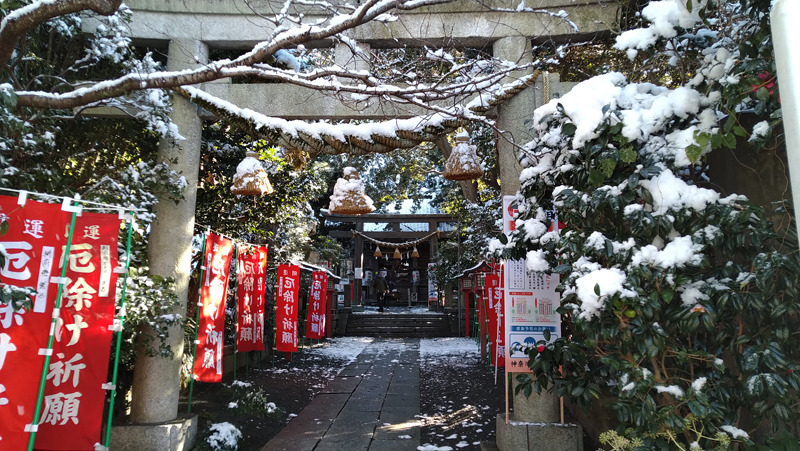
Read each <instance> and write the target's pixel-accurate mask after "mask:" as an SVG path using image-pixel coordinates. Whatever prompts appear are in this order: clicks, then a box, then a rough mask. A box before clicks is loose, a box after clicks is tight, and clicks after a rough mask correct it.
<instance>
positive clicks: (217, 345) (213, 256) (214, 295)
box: [194, 233, 233, 382]
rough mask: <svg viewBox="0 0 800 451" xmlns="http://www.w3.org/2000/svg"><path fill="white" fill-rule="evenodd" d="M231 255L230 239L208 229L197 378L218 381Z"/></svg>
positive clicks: (219, 378)
mask: <svg viewBox="0 0 800 451" xmlns="http://www.w3.org/2000/svg"><path fill="white" fill-rule="evenodd" d="M232 257H233V242H232V241H231V240H229V239H228V238H225V237H223V236H219V235H216V234H213V233H209V234H208V236H207V237H206V252H205V255H204V258H203V264H204V265H205V271H204V272H203V280H202V286H201V287H200V299H201V304H202V305H201V306H199V308H200V321H199V322H198V325H197V327H198V333H197V340H198V344H197V352H196V354H195V358H194V377H195V379H196V380H198V381H201V382H221V381H222V348H223V344H224V332H225V301H226V298H227V293H228V276H229V275H230V269H231V258H232Z"/></svg>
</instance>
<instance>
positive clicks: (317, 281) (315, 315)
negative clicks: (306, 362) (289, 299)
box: [306, 271, 328, 339]
mask: <svg viewBox="0 0 800 451" xmlns="http://www.w3.org/2000/svg"><path fill="white" fill-rule="evenodd" d="M327 303H328V275H327V274H325V272H324V271H314V272H313V273H312V274H311V290H310V292H309V294H308V318H307V319H306V337H307V338H316V339H320V338H322V337H324V336H325V313H326V312H327V311H328V310H327Z"/></svg>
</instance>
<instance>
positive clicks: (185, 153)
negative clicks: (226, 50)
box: [111, 39, 208, 451]
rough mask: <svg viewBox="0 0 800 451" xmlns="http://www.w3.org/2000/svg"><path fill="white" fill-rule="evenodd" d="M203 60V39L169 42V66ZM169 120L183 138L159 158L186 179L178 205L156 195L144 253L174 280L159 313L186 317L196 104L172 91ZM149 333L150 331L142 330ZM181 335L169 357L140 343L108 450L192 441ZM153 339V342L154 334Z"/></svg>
mask: <svg viewBox="0 0 800 451" xmlns="http://www.w3.org/2000/svg"><path fill="white" fill-rule="evenodd" d="M207 62H208V47H207V46H206V45H205V44H204V43H203V42H202V41H199V40H190V39H185V40H183V39H176V40H172V41H170V43H169V59H168V63H167V69H168V70H170V71H178V70H184V69H189V68H194V67H196V66H198V65H200V64H202V63H207ZM172 120H173V122H174V123H175V124H176V125H177V126H178V130H179V133H180V134H181V136H183V138H184V139H183V140H180V141H178V142H176V143H171V142H168V141H167V140H164V141H163V142H162V143H161V145H160V148H159V155H158V159H159V161H166V162H169V165H170V167H171V168H172V169H173V170H175V171H177V172H178V173H180V174H181V175H182V176H183V177H184V178H185V179H186V188H185V189H184V191H183V197H184V198H183V200H181V201H179V202H178V203H177V204H176V203H175V202H174V201H172V200H170V199H160V200H159V203H158V205H157V206H156V208H155V212H156V221H155V222H154V223H153V224H152V226H151V229H150V239H149V245H148V258H149V260H150V273H151V274H154V275H159V276H162V277H173V278H174V279H175V293H176V295H177V297H178V306H177V307H176V308H175V309H174V310H173V311H171V312H164V313H172V314H179V315H181V317H182V318H185V317H186V305H187V297H188V292H189V278H190V276H191V258H192V237H193V235H194V216H195V203H196V199H197V177H198V170H199V166H200V149H201V135H202V130H203V127H202V125H203V124H202V120H201V119H200V117H199V116H198V111H197V107H196V106H195V105H194V104H192V103H190V102H189V101H188V100H186V99H184V98H183V97H180V96H173V99H172ZM148 332H152V331H145V333H148ZM183 337H184V335H183V328H182V327H181V325H175V326H172V327H171V328H170V329H169V331H168V334H167V337H166V343H167V344H168V345H169V347H170V349H172V354H173V356H172V358H164V357H158V356H156V357H153V356H148V355H147V353H146V349H145V347H144V346H143V345H142V343H141V342H140V343H139V348H138V350H137V356H136V367H135V370H134V375H133V389H132V400H131V415H130V419H131V421H133V423H134V424H133V425H130V426H121V427H115V428H113V429H112V443H111V449H114V450H135V451H140V450H144V449H160V450H189V449H191V448H192V447H193V446H194V441H195V437H196V434H197V421H196V419H197V417H196V416H188V415H181V416H179V415H178V396H179V394H180V380H181V378H180V369H181V363H182V358H183V353H184V347H183V343H184V341H183ZM152 340H153V341H152V343H154V344H156V345H158V340H159V339H158V338H157V337H154V338H152Z"/></svg>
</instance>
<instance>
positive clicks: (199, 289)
mask: <svg viewBox="0 0 800 451" xmlns="http://www.w3.org/2000/svg"><path fill="white" fill-rule="evenodd" d="M202 236H203V245H202V246H201V247H200V279H198V280H199V282H200V283H199V284H198V287H197V313H196V314H195V316H194V321H195V325H194V346H193V347H192V363H191V365H192V370H191V371H190V372H189V374H191V378H190V379H189V402H188V405H187V407H186V413H192V392H193V391H194V359H195V358H196V357H197V336H198V335H200V309H201V308H202V307H203V302H202V298H203V276H204V275H205V274H203V273H204V272H205V270H206V267H205V262H206V241H207V240H208V234H207V233H206V232H203V233H202Z"/></svg>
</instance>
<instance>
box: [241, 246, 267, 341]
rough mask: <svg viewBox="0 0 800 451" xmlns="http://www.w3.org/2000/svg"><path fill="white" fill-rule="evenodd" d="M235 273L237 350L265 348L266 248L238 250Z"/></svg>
mask: <svg viewBox="0 0 800 451" xmlns="http://www.w3.org/2000/svg"><path fill="white" fill-rule="evenodd" d="M237 262H238V263H237V272H236V279H237V284H236V311H237V318H236V349H237V351H239V352H247V351H262V350H264V288H265V287H264V282H265V280H266V271H267V247H266V246H258V247H251V248H249V249H239V252H238V258H237Z"/></svg>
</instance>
